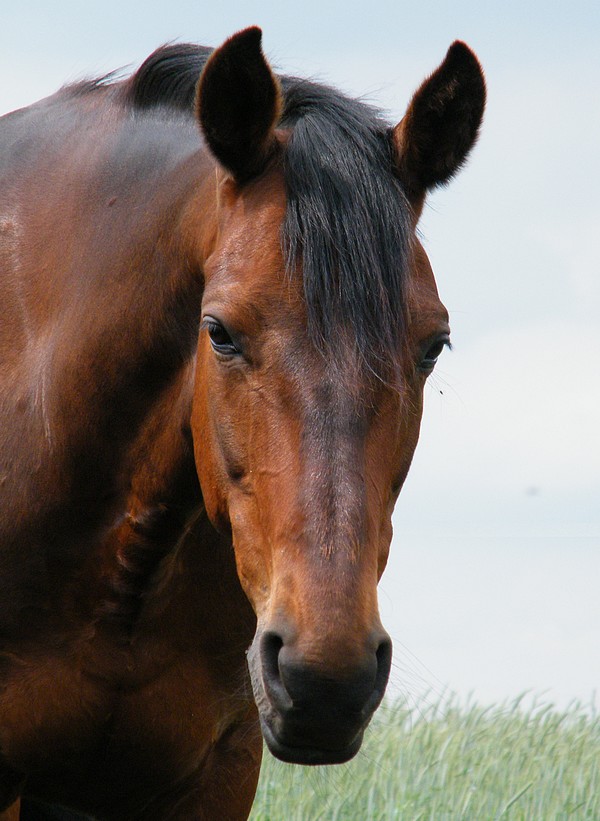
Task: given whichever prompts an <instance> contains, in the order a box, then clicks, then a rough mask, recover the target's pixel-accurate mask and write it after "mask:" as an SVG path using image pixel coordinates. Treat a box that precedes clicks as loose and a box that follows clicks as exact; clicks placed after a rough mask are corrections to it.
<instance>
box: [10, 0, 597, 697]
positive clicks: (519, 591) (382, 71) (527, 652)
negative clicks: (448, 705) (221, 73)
mask: <svg viewBox="0 0 600 821" xmlns="http://www.w3.org/2000/svg"><path fill="white" fill-rule="evenodd" d="M5 5H8V4H6V3H5ZM248 24H258V25H261V26H262V28H263V31H264V48H265V51H266V52H267V54H268V55H269V56H270V57H271V59H272V60H273V61H274V62H275V63H276V64H277V65H278V66H280V67H281V69H283V70H285V71H288V72H293V73H298V74H304V75H311V76H316V77H319V78H321V79H325V80H327V81H329V82H331V83H333V84H335V85H338V86H340V87H342V88H343V89H345V90H346V91H349V92H351V93H354V94H360V95H366V96H367V97H368V98H369V99H371V100H373V101H375V102H376V103H378V104H380V105H381V106H382V107H383V108H385V109H386V110H387V111H389V113H390V117H391V118H392V119H394V120H397V119H399V118H400V116H401V115H402V113H403V110H404V107H405V105H406V103H407V102H408V97H409V95H410V93H411V92H412V91H413V90H414V89H415V88H416V87H417V86H418V85H419V83H420V82H421V80H422V79H423V77H424V76H425V75H426V74H427V73H428V72H430V71H432V70H433V69H434V68H435V66H436V65H437V64H438V63H439V62H440V61H441V59H442V58H443V56H444V54H445V51H446V49H447V47H448V46H449V44H450V43H451V42H452V41H453V40H454V39H456V38H460V39H464V40H465V41H466V42H468V43H469V44H470V45H471V46H472V47H473V48H474V49H475V51H476V52H477V53H478V55H479V57H480V59H481V62H482V64H483V66H484V69H485V70H486V74H487V80H488V87H489V105H488V112H487V116H486V120H485V125H484V129H483V133H482V137H481V140H480V144H479V146H478V147H477V148H476V150H475V152H474V154H473V157H472V160H471V162H470V164H469V166H468V168H467V169H466V171H464V172H463V173H462V174H461V176H460V177H459V178H457V180H456V181H455V182H454V183H452V185H451V186H450V187H449V188H447V189H444V190H443V191H440V192H438V193H436V194H435V196H434V197H432V199H431V200H430V203H429V205H428V207H427V209H426V212H425V214H424V217H423V220H422V223H421V231H422V234H423V237H424V241H425V244H426V247H427V249H428V251H429V253H430V256H431V259H432V263H433V266H434V270H435V271H436V274H437V279H438V284H439V287H440V292H441V295H442V298H443V299H444V301H445V302H446V304H447V306H448V308H449V310H450V313H451V319H452V326H453V337H454V343H455V350H454V352H453V353H451V354H448V355H444V358H443V361H442V362H441V363H440V366H439V369H438V371H437V372H436V375H435V376H434V377H433V378H432V380H431V384H430V386H429V387H428V388H427V395H426V400H427V409H426V416H425V420H424V425H423V433H422V441H421V444H420V445H419V449H418V451H417V455H416V457H415V462H414V465H413V469H412V472H411V474H410V476H409V479H408V480H407V484H406V487H405V489H404V491H403V493H402V496H401V500H400V502H399V505H398V509H397V512H396V516H395V530H396V536H395V540H394V545H393V551H392V560H391V563H390V567H389V568H388V571H387V573H386V576H385V577H384V581H383V583H382V586H381V589H382V594H381V603H382V611H383V614H384V619H385V622H386V625H387V626H388V629H389V630H390V632H391V633H392V635H393V637H394V638H395V639H396V641H397V644H396V660H397V666H396V668H395V673H394V686H395V688H396V690H403V691H408V692H409V693H411V694H412V695H418V693H419V692H421V691H422V690H423V689H427V688H428V687H434V688H435V689H437V690H439V689H441V688H442V687H443V686H447V687H449V688H450V689H455V690H456V691H457V692H458V693H459V694H461V695H465V694H466V693H468V692H471V691H472V692H474V693H475V695H476V696H477V697H479V698H481V699H482V700H490V699H498V698H504V697H510V696H512V695H516V694H517V693H518V692H520V691H522V690H523V689H525V688H534V689H536V690H538V691H541V690H545V691H547V693H548V698H554V699H557V700H559V701H560V702H561V703H564V702H565V701H567V700H568V699H569V698H570V697H579V698H581V699H584V700H585V699H589V698H590V697H591V694H592V690H593V689H594V688H595V687H597V686H598V684H599V683H600V638H599V637H600V595H598V589H599V588H600V433H599V429H598V416H599V410H598V409H599V408H600V381H599V379H598V373H599V370H600V368H599V366H598V360H597V357H596V349H597V346H598V338H599V336H600V321H599V319H598V312H599V310H600V263H599V259H600V253H599V252H600V241H599V239H598V237H599V227H600V205H599V202H598V190H599V187H600V186H599V183H600V159H599V156H600V152H599V150H598V147H599V144H600V102H599V101H600V91H599V89H600V4H598V3H597V2H591V0H590V2H581V1H580V2H577V1H576V2H571V3H565V2H544V3H542V2H535V3H534V2H503V3H499V2H497V3H485V2H470V3H467V2H455V3H452V4H450V3H441V2H440V3H427V2H420V3H406V4H402V3H398V2H380V3H377V2H371V3H365V2H360V3H358V2H351V1H350V0H344V2H327V0H322V2H318V3H317V2H303V3H295V4H284V3H283V2H241V1H239V2H221V3H218V4H214V5H213V4H208V3H201V2H194V3H193V2H178V0H172V2H170V3H164V2H163V3H157V2H149V1H148V0H145V1H144V2H141V0H132V2H119V3H117V2H114V0H109V1H108V2H103V3H102V4H97V5H92V4H85V5H82V4H81V3H80V2H79V0H56V2H54V3H52V4H51V3H48V2H29V3H27V4H19V6H17V4H10V8H6V9H3V10H2V25H1V27H0V76H2V78H3V80H2V82H1V83H0V112H2V113H4V112H5V111H8V110H10V109H12V108H15V107H18V106H21V105H25V104H27V103H30V102H33V101H34V100H36V99H38V98H40V97H42V96H44V95H46V94H48V93H51V92H52V91H53V90H55V89H56V88H57V87H58V86H59V85H61V84H62V83H63V82H65V81H68V80H73V79H76V78H78V77H81V76H85V75H93V74H98V73H103V72H106V71H109V70H111V69H114V68H116V67H118V66H123V65H127V64H131V65H132V66H135V65H136V64H139V62H141V61H142V60H143V59H144V58H145V57H146V56H147V55H148V54H149V53H150V52H151V51H152V50H153V49H154V48H155V47H156V46H158V45H160V44H161V43H164V42H166V41H170V40H177V39H179V40H189V41H195V42H201V43H204V44H208V45H217V44H218V43H219V42H221V41H222V40H223V39H224V38H225V37H227V36H228V35H230V34H231V33H233V32H234V31H236V30H237V29H239V28H242V27H243V26H245V25H248ZM440 391H441V392H442V393H440ZM404 648H407V649H404ZM415 657H416V658H415ZM417 659H418V661H417ZM415 670H416V671H417V672H415Z"/></svg>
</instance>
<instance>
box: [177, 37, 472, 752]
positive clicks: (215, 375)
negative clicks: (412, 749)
mask: <svg viewBox="0 0 600 821" xmlns="http://www.w3.org/2000/svg"><path fill="white" fill-rule="evenodd" d="M256 38H257V35H256V30H250V31H249V32H243V33H242V34H241V35H238V36H237V37H236V38H232V40H230V41H228V43H226V44H225V46H223V47H222V49H220V50H218V51H217V52H215V54H213V56H212V58H211V60H210V61H209V63H208V65H207V68H206V69H205V77H204V80H203V81H201V83H200V90H199V112H200V119H201V123H202V126H203V129H204V133H205V135H206V137H207V140H208V143H209V146H210V148H211V149H212V151H213V153H214V154H215V156H216V157H217V158H218V159H219V160H220V161H221V164H222V165H223V166H224V167H225V169H227V170H228V172H229V175H225V174H223V172H221V171H217V178H218V181H217V191H216V192H215V200H216V201H218V206H219V213H218V225H217V226H216V232H215V234H216V239H215V242H214V247H213V248H212V249H211V253H210V255H209V257H208V260H207V262H206V264H205V291H204V298H203V304H202V325H201V333H200V339H199V347H198V357H197V373H196V387H195V398H194V408H193V417H192V428H193V436H194V443H195V452H196V463H197V469H198V475H199V478H200V483H201V486H202V492H203V495H204V501H205V505H206V510H207V513H208V515H209V517H210V519H211V521H212V522H213V524H214V525H215V526H216V527H217V528H218V529H220V530H223V531H226V532H228V533H230V534H231V537H232V541H233V546H234V551H235V561H236V565H237V570H238V576H239V579H240V582H241V584H242V587H243V589H244V591H245V593H246V595H247V596H248V598H249V600H250V602H251V603H252V605H253V607H254V610H255V612H256V615H257V621H258V627H257V632H256V635H255V638H254V641H253V643H252V646H251V648H250V651H249V653H248V662H249V667H250V673H251V678H252V683H253V689H254V695H255V699H256V702H257V705H258V708H259V713H260V718H261V725H262V729H263V734H264V736H265V739H266V741H267V743H268V745H269V747H270V749H271V751H272V752H273V753H274V754H275V755H277V756H278V757H279V758H282V759H284V760H287V761H292V762H297V763H336V762H341V761H345V760H347V759H348V758H350V757H352V756H353V755H354V753H355V752H356V751H357V750H358V749H359V747H360V744H361V740H362V734H363V731H364V728H365V726H366V724H367V723H368V721H369V719H370V717H371V715H372V713H373V711H374V710H375V708H376V707H377V705H378V704H379V702H380V700H381V698H382V697H383V693H384V690H385V686H386V683H387V678H388V674H389V669H390V662H391V643H390V639H389V637H388V636H387V634H386V633H385V631H384V630H383V628H382V626H381V623H380V620H379V615H378V608H377V591H376V587H377V582H378V580H379V577H380V576H381V573H382V572H383V569H384V567H385V564H386V561H387V555H388V549H389V544H390V540H391V534H392V527H391V514H392V510H393V506H394V503H395V500H396V497H397V494H398V492H399V490H400V488H401V486H402V483H403V481H404V478H405V476H406V474H407V471H408V468H409V466H410V462H411V459H412V455H413V452H414V448H415V446H416V443H417V439H418V432H419V424H420V419H421V410H422V394H423V385H424V382H425V379H426V378H427V376H428V374H429V373H430V372H431V370H432V369H433V366H434V364H435V360H436V359H437V357H438V355H439V354H440V352H441V349H442V348H443V346H444V344H445V343H446V342H447V341H448V335H449V327H448V317H447V313H446V311H445V309H444V308H443V306H442V304H441V303H440V301H439V298H438V295H437V291H436V287H435V282H434V279H433V275H432V272H431V268H430V266H429V263H428V260H427V257H426V255H425V253H424V251H423V250H422V248H421V247H420V246H419V245H418V243H417V242H416V240H415V241H414V253H413V254H412V256H411V262H410V270H409V271H406V272H405V276H406V279H407V282H408V287H407V289H406V294H405V300H406V332H405V339H404V340H403V344H402V345H400V346H398V349H397V350H396V351H395V352H393V354H392V356H391V357H390V363H389V368H388V376H389V378H383V379H382V378H380V376H377V375H375V374H374V373H373V372H372V371H370V370H369V369H368V368H364V367H360V364H359V358H357V356H356V352H355V350H354V348H353V339H352V335H351V334H347V333H346V331H345V330H344V328H341V329H340V331H339V339H338V341H337V344H336V346H335V351H336V355H335V358H333V357H331V356H327V355H324V353H323V350H322V349H320V347H319V344H318V342H317V341H316V340H315V339H313V338H312V336H311V331H310V323H309V322H308V321H307V310H306V303H305V299H304V291H303V283H302V274H301V272H300V273H299V275H291V276H290V275H288V274H287V273H286V271H285V266H284V260H283V257H282V251H281V242H280V236H281V228H282V222H283V219H284V214H285V209H286V192H285V185H284V177H283V173H282V170H281V157H282V156H283V154H284V152H285V137H284V136H282V135H279V136H277V135H276V134H275V132H274V130H273V128H274V123H275V120H276V117H277V114H278V111H279V108H280V101H278V90H277V84H276V83H275V81H274V79H273V78H272V76H271V75H270V71H269V69H268V66H266V63H265V62H264V58H263V57H262V54H261V53H260V49H259V42H260V38H258V40H257V39H256ZM242 46H243V48H242ZM236 60H238V61H240V63H241V65H242V67H243V71H241V72H240V76H241V80H240V88H239V89H238V90H237V91H238V95H237V96H238V99H239V98H241V97H242V96H244V97H245V98H247V97H248V93H249V92H248V84H249V83H250V85H252V83H253V82H255V83H256V85H257V87H260V88H261V89H262V90H261V92H260V94H257V95H256V99H255V101H254V103H255V104H254V105H253V106H251V107H250V108H252V110H254V108H256V106H257V105H258V106H259V108H260V105H262V108H260V116H258V115H255V114H252V115H251V114H249V111H250V109H249V108H248V107H242V109H239V106H238V108H236V110H235V112H234V114H231V112H230V113H227V112H226V111H224V108H223V102H222V100H223V93H224V92H223V89H221V92H222V93H221V94H218V93H217V92H218V90H219V74H220V72H221V71H222V72H223V73H224V74H225V75H226V79H227V90H228V91H229V92H231V89H232V76H233V77H235V72H233V73H232V65H234V64H235V62H236ZM221 64H222V65H221ZM439 71H441V69H440V70H438V73H439ZM249 77H250V78H254V79H253V80H252V81H250V80H249V79H248V78H249ZM256 78H258V79H256ZM435 78H436V75H433V78H432V79H431V80H430V81H429V82H430V83H432V82H434V80H435ZM435 82H437V85H438V86H440V85H441V86H443V85H444V84H443V83H442V82H441V80H440V78H439V77H437V80H435ZM446 84H447V85H452V83H451V81H450V79H447V83H446ZM233 85H235V83H233ZM267 87H270V88H271V92H272V93H270V94H269V93H266V92H265V89H266V88H267ZM430 90H431V89H425V91H423V89H421V91H420V92H418V94H421V95H422V94H425V95H427V94H429V92H430ZM434 90H435V92H436V93H437V95H438V97H441V92H440V90H439V88H438V87H437V86H436V87H435V89H434ZM453 94H455V89H454V91H453ZM234 96H235V95H234ZM213 101H216V102H213ZM260 101H263V102H262V103H260ZM422 107H423V100H422V99H420V98H417V97H416V98H415V100H413V104H412V107H411V108H410V109H409V112H408V114H407V117H408V121H407V122H404V121H403V123H404V124H400V125H399V126H398V127H397V129H396V130H395V132H394V135H393V139H394V143H395V145H396V146H397V150H398V152H400V151H401V152H402V153H401V154H400V153H399V156H398V161H397V162H398V167H399V168H402V170H403V174H404V178H405V180H406V189H407V190H408V191H409V192H410V197H411V201H412V204H413V209H414V213H417V212H418V210H419V208H420V205H421V204H422V200H423V194H424V189H423V185H422V184H421V182H420V180H421V178H425V177H426V176H427V175H426V174H425V173H424V172H422V173H421V172H420V171H419V169H416V168H415V167H414V163H413V161H412V160H411V152H412V153H414V155H415V156H417V157H418V156H419V155H418V152H416V151H414V152H413V150H412V143H411V140H412V139H413V137H412V136H411V135H414V134H417V135H418V134H419V133H420V131H421V130H422V128H423V127H424V126H423V115H422V112H421V109H422ZM438 108H439V106H438ZM432 111H433V112H434V114H435V116H437V114H438V109H436V108H435V106H433V108H432ZM430 115H431V112H427V116H428V117H430ZM255 116H256V117H257V119H258V121H259V124H260V128H259V127H258V125H257V123H256V122H255V120H254V119H253V118H254V117H255ZM219 118H221V120H223V118H224V119H225V120H227V127H224V126H223V127H219ZM244 118H250V119H249V120H248V122H247V123H246V126H247V136H246V138H245V139H243V138H240V137H239V133H238V132H239V131H240V129H242V131H243V128H244V122H245V120H244ZM405 119H406V118H405ZM234 126H235V128H234ZM251 126H252V127H251ZM234 132H235V137H234V136H232V135H234ZM475 132H476V129H475ZM475 132H474V133H473V134H472V136H471V143H472V140H473V139H474V136H475ZM447 141H449V138H448V140H447ZM248 145H253V148H252V150H251V152H250V155H251V156H248V155H247V152H246V148H245V147H246V146H248ZM459 148H460V150H459ZM459 148H457V146H456V145H455V144H452V147H451V150H450V149H448V152H450V153H452V152H454V155H455V161H454V164H452V163H451V162H450V161H448V164H447V165H448V168H443V169H441V164H440V162H439V158H437V157H436V163H437V165H438V166H439V168H438V170H437V171H436V172H435V173H436V174H437V180H436V181H438V182H439V181H444V180H445V179H447V178H448V176H449V174H450V173H453V170H455V168H456V163H460V162H462V160H463V159H464V156H465V154H464V150H465V149H464V146H462V147H460V146H459ZM461 151H462V156H461ZM402 163H404V166H403V165H402ZM440 169H441V170H440ZM448 169H449V170H448ZM390 173H391V172H390ZM432 174H433V172H432ZM432 174H429V176H430V177H431V176H432ZM427 184H430V183H427ZM431 184H433V183H431Z"/></svg>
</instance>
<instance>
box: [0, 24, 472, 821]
mask: <svg viewBox="0 0 600 821" xmlns="http://www.w3.org/2000/svg"><path fill="white" fill-rule="evenodd" d="M260 43H261V33H260V30H259V29H257V28H250V29H247V30H245V31H242V32H240V33H238V34H236V35H235V36H233V37H232V38H231V39H229V40H228V41H227V42H226V43H225V44H224V45H223V46H221V47H220V48H218V49H217V50H215V51H211V50H210V49H206V48H201V47H196V46H187V45H174V46H168V47H164V48H161V49H159V50H158V51H157V52H155V53H154V54H153V55H151V56H150V57H149V58H148V60H146V62H145V63H144V64H143V65H142V66H141V68H140V69H139V70H138V71H137V72H136V73H135V74H134V75H133V76H131V77H130V78H128V79H124V80H118V79H116V78H114V77H107V78H103V79H100V80H94V81H87V82H82V83H79V84H77V85H73V86H69V87H66V88H64V89H62V90H61V91H59V92H58V93H57V94H55V95H54V96H53V97H50V98H48V99H47V100H44V101H42V102H40V103H38V104H36V105H33V106H31V107H29V108H27V109H23V110H21V111H17V112H14V113H12V114H9V115H7V116H6V117H4V118H3V119H2V121H1V124H0V146H1V147H0V179H1V182H0V275H1V277H2V279H1V285H0V299H1V306H2V308H1V312H2V320H1V322H0V414H1V420H2V421H1V428H0V430H1V434H0V682H1V684H0V818H2V819H5V821H6V819H10V820H11V821H16V819H18V818H22V819H27V818H29V819H32V818H57V817H58V818H60V817H64V818H67V817H68V818H74V817H75V818H76V817H80V818H81V817H88V818H89V817H92V818H95V819H106V821H123V820H124V819H128V821H129V819H132V820H133V819H139V820H140V821H141V819H181V820H182V821H183V819H186V821H188V820H189V819H232V820H235V819H243V818H246V817H247V815H248V813H249V811H250V807H251V804H252V800H253V797H254V792H255V789H256V782H257V778H258V773H259V768H260V760H261V752H262V739H263V737H264V739H265V740H266V743H267V745H268V747H269V748H270V750H271V751H272V752H273V753H274V754H275V755H276V756H278V757H279V758H281V759H283V760H284V761H290V762H297V763H301V764H322V763H337V762H342V761H346V760H347V759H349V758H351V757H352V756H353V755H354V754H355V753H356V752H357V750H358V749H359V747H360V744H361V740H362V737H363V732H364V729H365V727H366V725H367V724H368V722H369V720H370V718H371V716H372V714H373V712H374V710H375V709H376V707H377V706H378V704H379V702H380V701H381V698H382V696H383V694H384V690H385V686H386V682H387V678H388V673H389V669H390V660H391V644H390V639H389V637H388V635H387V634H386V633H385V631H384V629H383V627H382V625H381V622H380V619H379V614H378V607H377V582H378V580H379V578H380V576H381V573H382V572H383V569H384V567H385V564H386V560H387V555H388V549H389V545H390V539H391V532H392V528H391V514H392V509H393V507H394V503H395V500H396V497H397V495H398V492H399V491H400V488H401V486H402V483H403V481H404V478H405V476H406V474H407V471H408V469H409V465H410V462H411V458H412V455H413V451H414V448H415V445H416V442H417V438H418V431H419V423H420V417H421V408H422V394H423V386H424V383H425V380H426V379H427V377H428V375H429V374H430V373H431V372H432V370H433V368H434V366H435V363H436V360H437V359H438V357H439V355H440V354H441V352H442V349H443V348H444V346H445V345H447V344H448V342H449V326H448V316H447V312H446V310H445V309H444V307H443V305H442V303H441V302H440V300H439V298H438V294H437V291H436V286H435V282H434V278H433V274H432V271H431V268H430V266H429V263H428V260H427V257H426V255H425V252H424V251H423V248H422V247H421V245H420V244H419V242H418V240H417V238H416V234H415V231H416V225H417V221H418V219H419V215H420V213H421V209H422V207H423V203H424V199H425V195H426V193H427V191H429V190H430V189H432V188H433V187H435V186H437V185H440V184H444V183H445V182H447V181H448V180H449V179H450V178H451V177H452V175H453V174H454V173H455V172H456V171H457V170H458V169H459V168H460V167H461V165H462V164H463V163H464V161H465V159H466V157H467V155H468V153H469V151H470V149H471V147H472V146H473V144H474V142H475V140H476V137H477V132H478V129H479V125H480V122H481V118H482V113H483V107H484V98H485V87H484V81H483V77H482V73H481V69H480V67H479V64H478V62H477V60H476V58H475V57H474V55H473V54H472V52H471V51H470V50H469V49H468V48H467V47H466V46H465V45H464V44H462V43H460V42H457V43H455V44H454V45H452V46H451V48H450V50H449V51H448V54H447V56H446V58H445V60H444V62H443V63H442V65H441V66H440V67H439V68H438V69H437V70H436V71H435V72H434V73H433V74H432V75H431V77H429V78H428V79H427V80H426V81H425V82H424V83H423V85H422V86H421V87H420V89H419V90H418V91H417V92H416V94H415V95H414V97H413V99H412V101H411V103H410V106H409V108H408V111H407V113H406V115H405V116H404V118H403V119H402V120H401V121H400V123H399V124H398V125H396V126H395V127H390V126H389V125H388V124H387V123H386V122H385V121H384V120H383V119H382V118H381V117H380V115H379V114H378V113H377V112H376V111H374V110H373V109H371V108H369V107H368V106H366V105H364V104H363V103H360V102H357V101H356V100H352V99H349V98H347V97H345V96H343V95H342V94H340V93H339V92H337V91H335V90H333V89H331V88H328V87H325V86H321V85H318V84H315V83H312V82H308V81H305V80H300V79H296V78H290V77H280V78H277V77H275V76H274V75H273V73H272V72H271V70H270V68H269V66H268V63H267V62H266V60H265V58H264V56H263V54H262V52H261V46H260ZM261 730H262V733H261ZM61 808H62V809H61Z"/></svg>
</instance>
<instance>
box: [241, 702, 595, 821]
mask: <svg viewBox="0 0 600 821" xmlns="http://www.w3.org/2000/svg"><path fill="white" fill-rule="evenodd" d="M250 818H251V819H252V821H318V819H323V821H325V820H326V821H337V820H339V821H342V819H344V821H345V820H346V819H348V820H349V819H352V821H354V820H356V821H390V819H402V820H403V821H404V819H406V821H417V819H419V821H425V819H427V820H428V821H446V820H447V819H448V820H450V819H474V821H492V819H509V820H510V821H555V819H556V820H557V821H558V819H560V821H562V819H589V821H600V717H599V716H598V715H597V713H596V712H595V711H594V710H593V709H587V710H584V709H583V708H582V707H581V706H580V705H573V706H572V707H570V708H569V709H567V710H566V711H563V712H560V711H557V710H555V709H554V708H553V707H552V706H550V705H545V706H544V705H539V704H537V705H536V704H533V706H530V707H528V708H524V707H523V701H522V700H521V699H519V700H517V701H515V702H514V703H510V704H503V705H499V706H494V707H481V706H478V705H476V704H466V705H461V704H459V703H458V702H456V701H454V700H450V701H446V702H445V703H441V704H436V705H425V706H424V705H419V706H416V707H413V708H407V707H406V706H403V705H402V704H399V703H396V704H393V705H390V704H387V705H386V704H384V705H383V706H382V707H381V708H380V711H379V712H378V714H377V716H376V718H375V719H374V721H373V723H372V726H371V728H370V730H369V732H368V734H367V737H366V739H365V743H364V745H363V748H362V751H361V752H360V753H359V754H358V756H357V757H356V758H355V759H354V760H353V761H351V762H349V763H348V764H344V765H342V766H337V767H317V768H308V767H296V766H292V765H287V764H282V763H281V762H278V761H275V760H274V759H273V758H272V757H271V756H270V755H269V754H268V753H267V752H266V751H265V758H264V763H263V770H262V773H261V778H260V783H259V789H258V793H257V796H256V801H255V804H254V809H253V811H252V815H251V816H250Z"/></svg>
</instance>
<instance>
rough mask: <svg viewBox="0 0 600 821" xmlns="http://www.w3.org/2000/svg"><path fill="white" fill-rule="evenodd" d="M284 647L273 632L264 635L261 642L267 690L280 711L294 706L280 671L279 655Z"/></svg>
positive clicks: (277, 634) (279, 638) (278, 636)
mask: <svg viewBox="0 0 600 821" xmlns="http://www.w3.org/2000/svg"><path fill="white" fill-rule="evenodd" d="M282 647H283V639H282V637H281V636H280V635H279V633H275V632H274V631H271V630H268V631H266V632H265V633H263V636H262V639H261V642H260V658H261V662H262V672H263V684H264V686H265V690H266V691H267V693H268V695H269V697H270V698H271V699H272V700H273V701H274V702H275V703H276V704H277V706H278V707H279V709H289V708H290V707H291V706H292V700H291V698H290V696H289V694H288V692H287V690H286V689H285V685H284V683H283V681H282V680H281V671H280V669H279V653H280V652H281V648H282Z"/></svg>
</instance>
